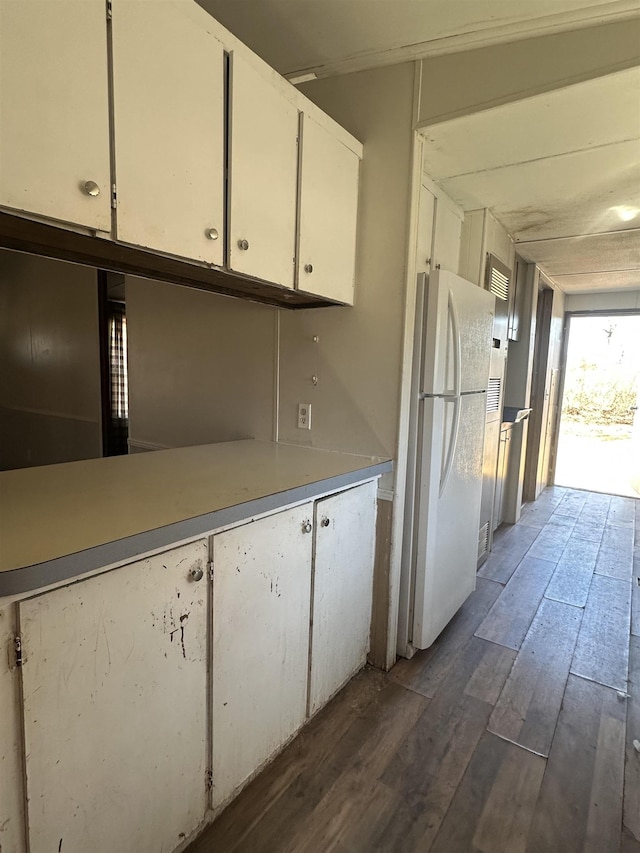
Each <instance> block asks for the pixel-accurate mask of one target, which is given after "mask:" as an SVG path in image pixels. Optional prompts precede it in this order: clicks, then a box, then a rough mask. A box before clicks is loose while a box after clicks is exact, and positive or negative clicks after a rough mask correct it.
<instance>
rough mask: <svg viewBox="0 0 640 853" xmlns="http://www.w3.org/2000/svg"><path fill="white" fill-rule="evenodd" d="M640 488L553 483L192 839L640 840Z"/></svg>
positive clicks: (236, 849)
mask: <svg viewBox="0 0 640 853" xmlns="http://www.w3.org/2000/svg"><path fill="white" fill-rule="evenodd" d="M639 575H640V501H634V500H632V499H628V498H618V497H611V496H608V495H595V494H591V493H588V492H582V491H577V490H571V489H563V488H557V487H556V488H551V489H547V490H546V491H545V492H544V493H543V495H542V496H541V497H540V499H539V500H538V501H537V502H536V503H535V504H533V505H528V506H527V507H525V508H524V510H523V518H522V521H521V522H520V523H519V524H518V525H516V526H514V527H510V528H506V529H503V530H501V531H499V534H498V536H497V537H496V542H495V547H494V550H493V552H492V554H491V556H490V558H489V560H488V561H487V563H485V565H484V566H483V568H482V570H481V572H480V573H479V577H478V585H477V589H476V591H475V592H474V593H473V595H472V596H471V597H470V598H469V599H468V601H467V602H466V603H465V605H464V606H463V607H462V609H461V610H460V612H459V613H458V614H457V615H456V616H455V617H454V619H453V620H452V622H451V623H450V624H449V625H448V626H447V628H446V629H445V630H444V631H443V633H442V634H441V636H440V637H439V638H438V640H437V641H436V642H435V643H434V645H433V646H432V647H431V648H430V649H427V650H426V651H424V652H419V653H418V654H416V655H415V656H414V657H413V658H412V659H411V660H401V661H399V662H398V663H397V665H396V666H395V667H394V668H393V669H392V670H391V672H389V673H387V674H384V673H381V672H379V671H377V670H373V669H365V670H364V671H363V672H361V673H359V675H357V676H356V677H355V678H354V679H353V680H352V681H351V682H350V683H349V684H348V685H347V686H346V687H345V688H344V689H343V690H342V691H341V692H340V694H338V696H336V697H335V699H334V700H333V701H332V702H330V703H329V705H328V706H327V707H326V708H324V709H323V710H322V711H321V712H320V713H319V714H318V715H317V716H316V717H315V718H314V719H313V720H312V721H311V722H310V723H309V724H308V725H307V726H306V727H305V729H304V730H303V731H302V733H301V734H300V735H299V736H298V737H297V738H296V739H295V740H294V741H293V742H292V743H291V744H290V745H289V746H288V747H287V748H286V749H285V750H284V752H282V753H281V755H279V756H278V757H277V758H276V759H275V760H274V761H273V762H272V764H271V765H270V766H269V767H267V768H266V769H265V770H264V771H263V772H262V773H261V774H260V775H259V776H258V777H257V778H256V779H255V780H254V781H253V782H252V783H251V784H250V785H249V786H248V787H247V788H246V789H245V790H244V791H243V792H242V793H241V794H240V796H239V797H238V798H237V799H236V800H235V801H234V802H233V803H232V804H231V805H230V806H229V807H228V808H227V809H226V810H225V811H224V812H223V813H222V814H221V815H220V816H219V818H218V819H217V820H216V821H215V822H214V823H213V824H212V825H211V826H210V827H209V828H208V829H207V830H206V831H205V832H204V833H203V834H202V835H201V836H200V837H199V838H198V839H196V841H194V842H193V843H192V844H191V845H190V846H189V848H188V851H187V853H328V851H332V853H429V851H432V853H467V851H470V852H471V853H556V851H557V853H560V851H561V852H562V853H640V752H638V750H636V748H635V747H634V745H633V742H634V740H637V741H640V580H639Z"/></svg>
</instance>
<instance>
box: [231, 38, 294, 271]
mask: <svg viewBox="0 0 640 853" xmlns="http://www.w3.org/2000/svg"><path fill="white" fill-rule="evenodd" d="M272 75H273V76H272ZM273 78H275V74H273V72H270V73H269V74H265V73H264V72H262V73H261V71H259V70H258V69H257V68H256V67H254V66H253V65H252V64H251V62H250V61H249V60H248V59H247V58H245V57H244V56H241V55H240V53H239V52H238V51H234V52H233V54H232V56H231V95H230V111H229V112H230V200H229V266H230V268H231V269H232V270H235V271H236V272H240V273H244V274H245V275H251V276H255V277H257V278H262V279H265V280H266V281H270V282H274V283H275V284H281V285H284V286H285V287H293V284H294V255H295V242H296V239H295V237H296V201H297V176H298V144H297V138H298V110H297V108H296V107H295V106H294V105H293V103H292V102H291V101H290V100H288V99H287V98H286V97H285V95H284V93H283V91H282V87H283V86H284V85H287V84H284V82H281V83H280V81H277V80H276V79H273ZM278 83H280V85H278Z"/></svg>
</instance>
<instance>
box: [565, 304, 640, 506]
mask: <svg viewBox="0 0 640 853" xmlns="http://www.w3.org/2000/svg"><path fill="white" fill-rule="evenodd" d="M639 403H640V313H617V314H614V313H606V314H589V315H568V323H567V350H566V361H565V371H564V387H563V394H562V409H561V415H560V428H559V434H558V450H557V456H556V467H555V476H554V481H555V483H556V484H557V485H560V486H569V487H571V488H577V489H586V490H588V491H593V492H605V493H607V494H615V495H624V496H627V497H635V498H637V497H640V413H639V412H638V405H639Z"/></svg>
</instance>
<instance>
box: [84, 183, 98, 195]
mask: <svg viewBox="0 0 640 853" xmlns="http://www.w3.org/2000/svg"><path fill="white" fill-rule="evenodd" d="M82 188H83V190H84V191H85V193H86V194H87V195H90V196H93V197H94V198H95V196H97V195H100V187H99V186H98V185H97V184H96V182H95V181H85V182H84V185H83V187H82Z"/></svg>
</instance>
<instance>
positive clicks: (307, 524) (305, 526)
mask: <svg viewBox="0 0 640 853" xmlns="http://www.w3.org/2000/svg"><path fill="white" fill-rule="evenodd" d="M312 530H313V527H312V525H311V522H310V521H308V520H307V521H303V522H302V532H303V533H311V531H312Z"/></svg>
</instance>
